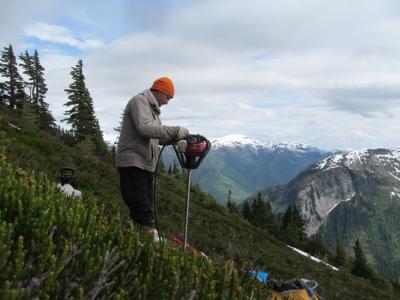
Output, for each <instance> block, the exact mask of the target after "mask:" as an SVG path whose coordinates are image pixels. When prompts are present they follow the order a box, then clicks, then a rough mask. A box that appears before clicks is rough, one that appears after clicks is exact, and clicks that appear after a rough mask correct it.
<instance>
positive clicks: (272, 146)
mask: <svg viewBox="0 0 400 300" xmlns="http://www.w3.org/2000/svg"><path fill="white" fill-rule="evenodd" d="M211 143H212V146H213V148H214V149H218V148H221V147H229V148H236V147H238V148H245V147H246V148H251V149H254V150H259V149H266V150H271V151H274V150H278V151H279V150H290V151H299V152H303V151H309V150H312V149H315V148H312V147H309V146H307V145H305V144H302V143H278V144H276V143H271V142H266V141H260V140H257V139H254V138H250V137H248V136H245V135H241V134H231V135H227V136H224V137H221V138H214V139H211Z"/></svg>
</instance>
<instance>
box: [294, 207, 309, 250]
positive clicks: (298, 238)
mask: <svg viewBox="0 0 400 300" xmlns="http://www.w3.org/2000/svg"><path fill="white" fill-rule="evenodd" d="M292 218H293V220H292V222H293V229H294V230H293V232H294V238H293V239H294V241H295V242H297V243H298V244H297V245H298V246H302V245H304V243H305V242H306V240H307V234H306V226H305V223H304V220H303V217H302V215H301V212H300V211H299V209H298V208H297V206H294V207H293V209H292Z"/></svg>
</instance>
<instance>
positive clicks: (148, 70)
mask: <svg viewBox="0 0 400 300" xmlns="http://www.w3.org/2000/svg"><path fill="white" fill-rule="evenodd" d="M58 3H61V2H58ZM129 3H131V2H128V1H117V4H116V5H112V6H105V7H103V8H101V9H100V8H97V6H96V5H94V4H93V2H90V3H89V4H85V5H84V6H83V7H80V6H79V3H78V1H73V3H72V4H71V3H69V2H68V3H67V2H65V3H64V4H62V5H61V6H57V5H53V6H52V9H53V10H54V14H53V16H52V17H51V18H50V17H48V18H44V17H40V18H39V17H38V18H37V19H29V18H28V19H29V22H26V23H25V26H24V27H23V28H24V29H25V34H27V35H29V36H30V37H33V38H34V39H30V40H29V42H31V43H34V42H35V40H36V39H37V40H40V41H44V42H45V43H43V44H44V45H45V46H43V45H41V46H42V47H45V49H46V50H45V51H43V50H42V49H43V48H42V49H41V48H39V49H38V50H39V53H40V54H41V57H42V54H43V59H42V61H43V64H44V66H45V68H46V72H47V73H46V78H47V83H48V86H49V95H48V96H49V97H48V98H49V102H50V107H51V108H54V110H55V112H56V114H57V116H61V115H62V112H63V107H62V104H63V103H64V102H65V100H66V95H65V92H64V91H63V90H64V88H65V87H66V86H67V85H68V84H69V83H70V80H71V79H70V76H69V72H70V68H71V67H72V66H73V65H75V64H76V62H77V60H78V59H79V58H82V59H83V64H84V74H85V76H86V83H87V86H88V88H89V90H90V92H91V94H92V96H93V99H94V104H95V109H96V113H97V114H98V117H99V120H100V124H101V126H102V129H103V131H104V132H105V133H107V134H111V133H113V128H114V127H115V126H116V125H118V123H119V120H120V115H121V112H122V110H123V108H124V106H125V104H126V102H127V101H128V100H129V98H131V97H132V96H133V95H135V94H136V93H138V92H140V91H142V90H144V89H146V88H148V87H149V86H150V84H151V83H152V81H153V80H154V79H156V78H157V77H160V76H164V75H167V76H170V77H171V78H172V79H173V80H174V82H175V86H176V97H175V98H174V100H173V101H171V103H170V105H168V106H167V107H163V108H162V115H161V117H162V120H163V122H164V123H165V124H169V125H177V124H179V125H182V126H186V127H188V128H189V129H190V130H191V131H192V132H198V133H202V134H205V135H207V136H221V135H224V134H232V133H242V134H247V135H250V136H255V137H264V138H267V139H270V140H271V141H276V142H280V141H298V142H304V143H306V144H310V145H316V146H319V147H322V148H359V147H373V146H389V145H395V143H396V142H395V141H397V137H396V134H395V133H396V132H399V129H400V128H399V126H400V124H399V122H398V121H396V119H395V118H394V116H395V114H398V113H400V108H399V104H398V103H399V101H398V96H400V95H399V93H400V90H398V89H397V86H398V83H399V80H400V42H399V41H398V34H399V29H398V28H399V22H398V13H397V12H398V11H399V8H400V7H399V6H400V5H399V4H398V3H397V2H396V1H390V0H381V1H377V0H376V1H375V0H363V1H358V0H355V1H353V2H352V3H351V4H349V2H348V1H344V0H338V1H328V0H304V1H301V2H296V1H293V0H281V1H272V0H271V1H250V2H246V3H243V1H235V0H230V1H223V0H221V1H206V0H205V1H182V2H181V1H176V2H175V1H173V2H168V3H170V4H168V5H167V4H165V3H164V2H159V1H157V2H149V3H147V2H146V3H145V2H143V3H141V4H140V5H139V4H138V5H136V4H135V5H133V4H129ZM161 4H162V5H161ZM60 7H61V8H60ZM156 8H157V9H156ZM154 11H157V12H158V14H157V15H155V14H154V13H153V12H154ZM110 12H112V13H110ZM114 13H115V14H114ZM0 14H3V13H0ZM42 15H43V14H40V15H39V16H42ZM115 15H118V18H116V17H112V16H115ZM61 16H62V18H63V20H65V19H68V18H71V19H74V20H75V21H76V20H78V19H79V20H80V22H83V23H84V24H86V27H85V29H84V30H83V29H82V28H81V27H80V26H75V27H74V26H69V25H65V24H68V22H57V20H59V18H60V17H61ZM99 16H101V17H99ZM155 16H156V17H155ZM9 21H10V22H11V20H9ZM7 22H8V21H7ZM24 22H25V21H24ZM14 23H15V24H16V23H17V21H16V20H15V22H14ZM78 23H79V22H78ZM26 24H33V25H32V26H26ZM55 24H64V25H65V26H60V25H55ZM79 25H80V23H79ZM91 30H92V31H91ZM109 31H112V32H113V33H114V36H117V33H118V32H121V34H120V35H119V36H118V37H117V38H113V39H112V40H110V39H109V36H108V37H107V38H105V37H104V35H101V34H104V32H107V33H109ZM0 33H1V31H0ZM93 37H100V38H93ZM103 41H107V43H105V42H103ZM62 45H68V46H70V47H73V48H76V49H78V50H79V51H78V53H75V54H76V56H72V55H70V54H68V53H65V52H62V51H63V50H62V47H60V48H59V49H57V47H58V46H62ZM50 46H51V49H50ZM47 49H48V50H47ZM86 50H90V51H86ZM78 56H80V57H79V58H78Z"/></svg>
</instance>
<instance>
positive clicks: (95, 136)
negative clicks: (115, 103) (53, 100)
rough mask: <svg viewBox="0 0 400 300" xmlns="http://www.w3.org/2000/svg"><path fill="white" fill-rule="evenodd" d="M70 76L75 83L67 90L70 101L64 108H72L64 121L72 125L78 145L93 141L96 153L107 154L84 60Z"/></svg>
mask: <svg viewBox="0 0 400 300" xmlns="http://www.w3.org/2000/svg"><path fill="white" fill-rule="evenodd" d="M70 74H71V76H72V80H73V82H72V83H71V84H70V85H69V88H68V89H65V91H66V92H67V94H68V99H69V101H68V102H67V103H65V104H64V106H68V107H71V108H70V110H68V111H66V113H65V115H66V116H68V117H67V118H65V119H64V120H63V121H66V122H67V123H69V124H71V126H72V131H73V133H74V137H75V139H76V141H77V143H80V142H82V141H84V140H85V142H84V144H87V143H88V141H92V142H93V143H94V145H95V149H96V151H97V152H98V153H99V154H105V152H106V151H107V147H106V144H105V142H104V140H103V134H102V132H101V130H100V125H99V122H98V120H97V118H96V116H95V113H94V108H93V100H92V97H91V96H90V93H89V90H88V89H87V88H86V84H85V76H84V75H83V64H82V60H79V61H78V63H77V65H76V66H75V67H73V68H72V71H71V73H70ZM86 148H90V147H86Z"/></svg>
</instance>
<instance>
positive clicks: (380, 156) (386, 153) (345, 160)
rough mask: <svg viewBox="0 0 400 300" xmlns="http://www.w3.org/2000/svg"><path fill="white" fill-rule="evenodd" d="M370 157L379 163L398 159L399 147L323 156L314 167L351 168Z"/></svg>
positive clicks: (322, 168) (321, 168)
mask: <svg viewBox="0 0 400 300" xmlns="http://www.w3.org/2000/svg"><path fill="white" fill-rule="evenodd" d="M372 158H374V159H375V160H376V161H378V162H380V163H385V162H388V161H393V160H398V161H400V148H393V149H361V150H356V151H351V152H347V153H342V154H337V155H333V156H329V157H327V158H324V159H323V160H321V161H320V162H318V163H316V165H315V169H317V170H324V171H326V170H329V169H334V168H337V167H340V166H346V167H349V168H352V167H354V166H356V165H364V164H365V163H367V162H368V161H369V160H370V159H372Z"/></svg>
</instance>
